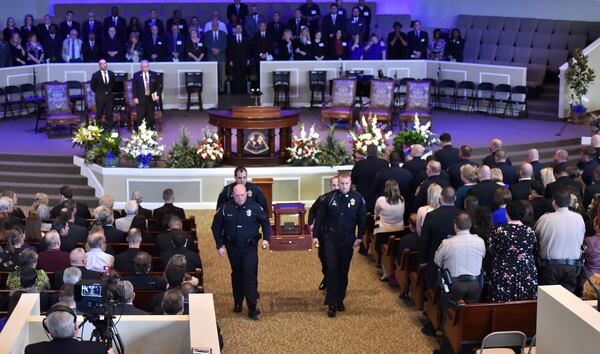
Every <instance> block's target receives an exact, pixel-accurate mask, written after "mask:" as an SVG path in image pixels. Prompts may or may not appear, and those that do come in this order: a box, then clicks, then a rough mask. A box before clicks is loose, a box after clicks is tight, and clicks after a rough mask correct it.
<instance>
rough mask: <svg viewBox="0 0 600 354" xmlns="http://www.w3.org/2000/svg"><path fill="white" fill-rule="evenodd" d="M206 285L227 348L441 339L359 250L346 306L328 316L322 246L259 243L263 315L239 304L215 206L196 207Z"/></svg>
mask: <svg viewBox="0 0 600 354" xmlns="http://www.w3.org/2000/svg"><path fill="white" fill-rule="evenodd" d="M192 215H194V216H196V223H197V226H198V237H199V243H200V255H201V257H202V263H203V265H204V285H205V288H206V291H207V292H211V293H213V294H214V298H215V307H216V312H217V319H218V321H219V323H220V325H221V331H222V334H223V336H224V338H225V348H224V352H225V353H320V352H321V353H366V352H372V353H431V351H432V350H433V349H435V348H436V347H437V343H436V341H435V340H434V339H432V338H428V337H425V336H424V335H422V334H421V332H420V327H421V325H420V321H419V317H420V313H419V312H418V311H416V310H415V309H414V307H413V308H411V307H408V306H405V305H404V304H403V303H401V300H399V299H398V292H397V291H396V290H393V289H391V288H389V287H388V286H387V284H384V283H381V282H380V281H379V280H378V277H379V275H378V271H377V269H376V268H375V267H374V266H373V265H372V264H371V262H370V261H369V260H368V259H366V258H365V257H363V256H360V255H358V254H357V253H355V256H354V257H353V260H352V266H351V269H350V281H349V282H350V285H349V288H348V296H347V298H346V301H345V305H346V312H342V313H338V316H337V317H336V318H334V319H330V318H328V317H327V313H326V307H325V306H323V296H324V294H323V293H322V292H321V291H319V290H318V285H319V282H320V281H321V272H320V264H319V260H318V257H317V255H316V252H312V251H311V252H270V251H264V250H262V249H261V250H259V291H260V294H261V299H260V300H259V308H260V309H261V311H262V313H263V314H262V319H261V321H258V322H255V321H251V320H249V319H248V318H247V317H246V307H244V313H242V314H236V313H233V312H232V308H233V299H232V296H231V281H230V279H231V278H230V271H229V262H228V261H227V259H226V258H220V257H219V256H218V255H217V252H216V249H215V244H214V240H213V237H212V234H211V233H210V224H211V222H212V216H213V212H212V211H195V212H192Z"/></svg>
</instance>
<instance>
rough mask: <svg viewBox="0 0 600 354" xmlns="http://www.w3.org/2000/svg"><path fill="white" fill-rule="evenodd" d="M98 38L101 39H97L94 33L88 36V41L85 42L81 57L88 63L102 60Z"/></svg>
mask: <svg viewBox="0 0 600 354" xmlns="http://www.w3.org/2000/svg"><path fill="white" fill-rule="evenodd" d="M96 38H100V37H96V35H95V34H94V33H93V32H92V33H89V34H88V36H87V39H84V40H83V44H82V46H81V55H82V56H83V61H84V62H86V63H96V62H98V60H100V45H99V42H98V40H96Z"/></svg>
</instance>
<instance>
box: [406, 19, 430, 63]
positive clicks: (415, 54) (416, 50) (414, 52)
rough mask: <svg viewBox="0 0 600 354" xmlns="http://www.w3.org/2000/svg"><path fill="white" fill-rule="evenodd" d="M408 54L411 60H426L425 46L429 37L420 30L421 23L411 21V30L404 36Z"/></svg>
mask: <svg viewBox="0 0 600 354" xmlns="http://www.w3.org/2000/svg"><path fill="white" fill-rule="evenodd" d="M406 39H407V42H408V54H409V55H410V57H411V58H412V59H427V45H429V35H428V34H427V32H425V31H423V30H421V21H419V20H415V21H413V30H412V31H410V32H408V34H407V35H406Z"/></svg>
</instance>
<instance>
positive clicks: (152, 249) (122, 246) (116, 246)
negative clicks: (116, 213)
mask: <svg viewBox="0 0 600 354" xmlns="http://www.w3.org/2000/svg"><path fill="white" fill-rule="evenodd" d="M194 244H195V245H196V247H194V250H195V251H196V253H198V251H197V250H198V242H197V241H194ZM108 245H110V247H111V248H112V249H113V250H114V251H115V255H117V254H119V253H121V252H125V251H126V250H127V249H128V248H129V244H128V243H124V242H119V243H109V244H108ZM140 250H141V251H144V252H148V253H149V254H150V255H151V256H159V254H158V252H157V250H156V246H155V244H154V243H141V244H140Z"/></svg>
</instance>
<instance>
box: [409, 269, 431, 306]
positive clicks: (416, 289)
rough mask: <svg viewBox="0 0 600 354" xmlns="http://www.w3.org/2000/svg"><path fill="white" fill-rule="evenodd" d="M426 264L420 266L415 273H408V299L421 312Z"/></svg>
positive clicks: (423, 302)
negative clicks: (409, 298) (411, 300)
mask: <svg viewBox="0 0 600 354" xmlns="http://www.w3.org/2000/svg"><path fill="white" fill-rule="evenodd" d="M426 269H427V265H426V264H421V265H419V267H418V268H417V271H416V272H410V273H409V275H408V279H409V280H410V291H409V292H410V297H411V298H412V299H413V301H414V302H415V307H416V308H417V310H423V306H424V304H425V273H426V272H425V270H426Z"/></svg>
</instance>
